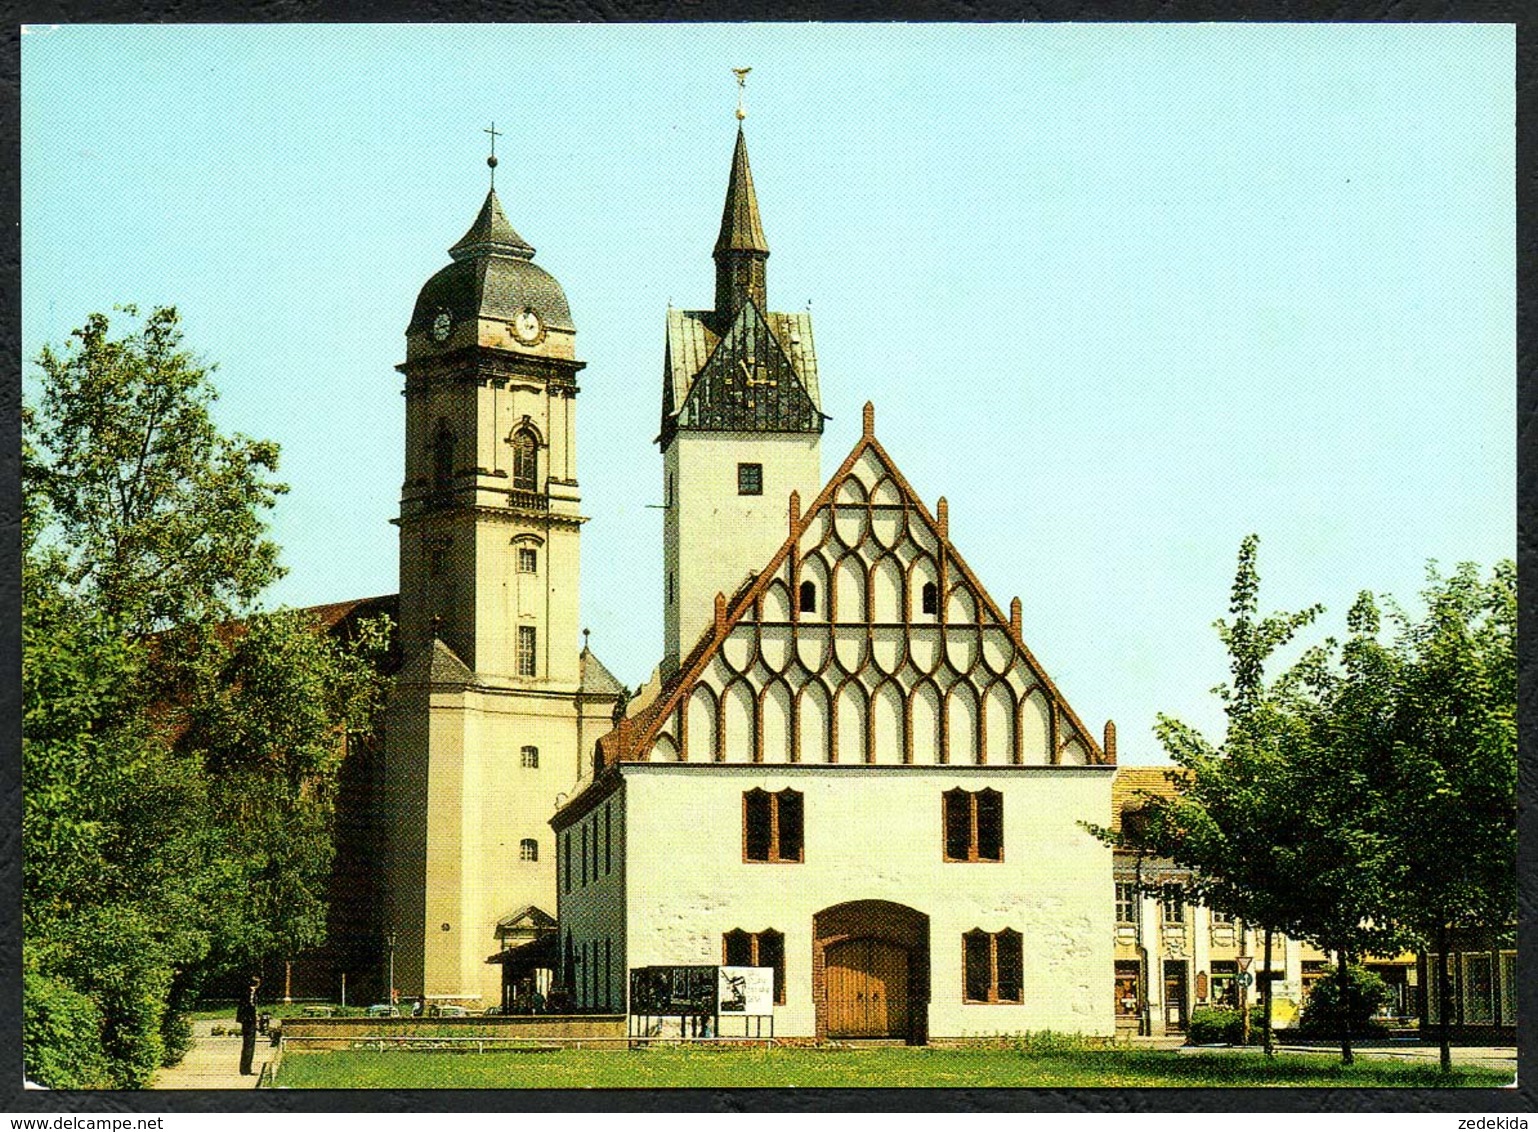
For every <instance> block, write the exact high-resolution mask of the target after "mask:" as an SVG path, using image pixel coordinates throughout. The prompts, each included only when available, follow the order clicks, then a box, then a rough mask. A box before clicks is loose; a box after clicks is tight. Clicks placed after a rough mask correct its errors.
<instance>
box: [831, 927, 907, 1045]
mask: <svg viewBox="0 0 1538 1132" xmlns="http://www.w3.org/2000/svg"><path fill="white" fill-rule="evenodd" d="M812 993H813V996H814V998H815V1000H816V1003H817V1037H818V1038H819V1039H820V1040H826V1039H829V1038H834V1039H838V1038H901V1039H903V1040H904V1041H908V1042H913V1043H922V1042H923V1041H924V1040H925V1038H926V1036H927V1032H928V1014H929V917H928V916H926V915H924V914H923V913H922V912H918V911H915V910H914V909H912V908H909V907H906V906H905V905H902V904H894V903H892V902H891V901H888V900H854V901H850V902H849V903H847V904H835V905H833V906H832V907H830V908H824V909H823V910H822V911H821V912H818V913H817V914H816V915H815V916H814V917H813V918H812Z"/></svg>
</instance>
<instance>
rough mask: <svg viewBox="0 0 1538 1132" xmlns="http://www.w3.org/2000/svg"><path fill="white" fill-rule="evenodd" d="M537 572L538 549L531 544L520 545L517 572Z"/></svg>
mask: <svg viewBox="0 0 1538 1132" xmlns="http://www.w3.org/2000/svg"><path fill="white" fill-rule="evenodd" d="M538 572H539V551H537V550H535V549H534V548H533V547H532V546H520V547H519V548H518V573H520V574H537V573H538Z"/></svg>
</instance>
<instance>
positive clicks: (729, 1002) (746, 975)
mask: <svg viewBox="0 0 1538 1132" xmlns="http://www.w3.org/2000/svg"><path fill="white" fill-rule="evenodd" d="M718 996H719V997H718V1005H717V1010H718V1012H719V1013H721V1014H744V1015H754V1014H773V1013H774V968H773V967H722V968H721V978H720V983H719V990H718Z"/></svg>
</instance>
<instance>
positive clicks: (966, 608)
mask: <svg viewBox="0 0 1538 1132" xmlns="http://www.w3.org/2000/svg"><path fill="white" fill-rule="evenodd" d="M867 413H868V415H867V428H866V435H865V436H864V437H863V438H862V440H861V441H860V443H859V444H858V445H857V446H856V448H855V450H854V452H853V453H851V455H850V457H849V459H848V460H846V461H845V463H844V466H843V467H842V468H841V469H840V470H839V472H838V473H837V474H835V476H834V477H833V479H832V480H831V481H830V482H829V484H828V485H827V487H826V488H824V490H823V492H822V494H821V495H820V496H819V498H818V500H817V501H816V502H815V503H814V504H813V506H812V507H811V508H810V509H809V511H808V512H807V514H806V515H805V516H804V517H802V516H799V515H797V514H796V513H795V505H794V502H793V504H792V518H791V530H790V532H789V538H788V539H787V542H786V543H785V545H784V547H783V548H782V549H781V551H780V553H779V554H778V555H777V556H776V557H775V559H774V560H773V561H772V562H771V563H770V564H769V567H768V569H767V570H766V572H765V573H764V574H763V575H761V576H760V577H759V578H758V579H757V580H756V582H755V583H754V584H753V585H751V586H750V587H748V588H747V589H746V590H744V591H743V592H742V593H740V594H739V595H738V596H737V598H736V599H735V601H734V602H733V604H732V607H731V609H729V610H728V609H726V608H725V607H724V606H720V605H718V613H717V624H716V627H715V629H714V630H713V634H712V636H710V637H708V638H707V640H705V641H702V642H701V645H700V646H699V647H697V648H696V650H695V652H694V654H693V655H692V656H691V657H690V658H689V660H687V661H686V662H685V664H684V665H683V666H682V669H681V671H680V675H679V679H678V680H677V682H676V683H675V684H674V686H673V687H672V689H671V690H670V692H666V693H664V696H663V698H662V699H661V700H659V701H658V704H657V709H658V710H657V711H656V712H655V713H654V714H653V715H652V716H651V718H650V720H649V721H648V723H647V724H646V725H645V726H642V727H641V728H640V729H639V734H637V735H636V736H635V737H634V739H635V742H634V743H633V745H629V750H628V751H627V752H626V754H625V757H630V758H651V759H654V760H670V759H684V760H686V761H690V762H711V761H720V762H735V763H750V762H767V763H784V762H799V763H878V764H928V765H941V764H959V765H991V766H1002V765H1015V766H1019V765H1038V766H1040V765H1085V764H1089V763H1097V762H1113V761H1114V748H1113V751H1112V752H1111V753H1110V754H1109V755H1108V754H1107V753H1106V752H1104V751H1102V749H1101V748H1100V746H1099V745H1098V744H1097V743H1096V742H1095V741H1094V739H1093V738H1091V737H1090V736H1089V735H1088V733H1087V732H1086V731H1085V729H1084V728H1083V726H1082V725H1081V724H1080V722H1079V720H1078V718H1077V716H1075V715H1074V713H1073V712H1072V710H1071V709H1070V708H1068V706H1067V705H1066V704H1065V703H1064V702H1063V700H1062V697H1061V696H1060V694H1059V693H1058V692H1057V690H1056V688H1055V687H1054V686H1053V684H1052V682H1051V681H1050V680H1049V679H1048V678H1047V676H1046V675H1045V673H1043V672H1042V671H1041V669H1040V667H1039V666H1038V665H1037V663H1036V661H1035V659H1034V658H1033V657H1032V656H1031V654H1030V652H1029V650H1027V649H1026V647H1025V645H1024V643H1023V642H1022V641H1021V639H1020V625H1019V605H1018V602H1016V603H1015V604H1014V605H1013V606H1012V608H1011V614H1010V616H1009V618H1007V619H1006V618H1005V617H1004V616H1003V615H1002V614H1001V612H1000V611H999V609H998V607H997V606H996V605H995V603H994V602H993V601H992V599H991V598H990V597H989V596H988V595H987V593H986V592H985V591H984V590H983V589H982V586H981V585H980V583H979V582H978V581H977V579H976V578H975V577H974V575H973V574H972V572H971V570H970V569H969V568H968V567H967V566H966V564H965V563H964V562H963V561H962V560H961V558H960V556H959V555H958V554H957V553H956V551H955V549H954V547H952V546H951V544H950V541H949V537H948V532H947V525H948V518H947V514H946V505H945V501H944V500H943V499H942V500H941V501H940V506H939V510H938V513H937V514H936V515H931V514H930V512H929V511H928V509H927V508H925V507H924V505H923V503H922V502H921V501H920V500H919V499H918V498H917V497H916V496H915V495H914V493H913V492H912V490H911V489H910V488H909V487H908V485H907V483H906V482H905V481H904V480H903V478H902V476H901V473H899V472H898V471H897V470H896V469H895V467H894V466H893V465H892V464H891V462H890V460H889V459H888V458H887V456H886V453H885V452H884V451H883V450H882V448H881V446H880V445H879V443H877V442H876V440H875V437H874V435H872V431H871V428H870V418H869V410H868V407H867ZM808 587H810V589H808ZM926 591H927V595H928V600H927V601H926ZM638 722H639V721H638Z"/></svg>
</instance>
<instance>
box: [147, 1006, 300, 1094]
mask: <svg viewBox="0 0 1538 1132" xmlns="http://www.w3.org/2000/svg"><path fill="white" fill-rule="evenodd" d="M231 1013H232V1014H233V1011H232V1012H231ZM215 1026H223V1027H224V1028H225V1029H234V1028H235V1020H234V1018H233V1017H232V1018H230V1019H228V1020H220V1021H197V1022H194V1023H193V1024H192V1048H191V1049H189V1050H188V1051H187V1056H186V1057H184V1058H182V1060H181V1064H179V1065H173V1066H171V1068H169V1069H162V1070H161V1071H160V1072H159V1073H157V1074H155V1080H154V1082H153V1083H152V1084H151V1085H150V1088H152V1089H254V1088H256V1082H257V1080H258V1078H259V1076H260V1074H261V1071H262V1066H263V1065H264V1064H266V1062H267V1061H268V1059H269V1058H271V1057H272V1055H273V1054H274V1053H276V1052H277V1050H276V1049H274V1048H273V1046H272V1045H271V1043H270V1042H269V1041H268V1039H267V1037H266V1035H263V1034H258V1035H257V1037H256V1057H254V1058H253V1059H252V1061H251V1070H252V1072H251V1076H249V1077H242V1076H241V1075H240V1032H239V1031H238V1030H237V1031H236V1032H235V1033H234V1034H221V1035H220V1036H219V1037H215V1036H214V1035H213V1028H214V1027H215Z"/></svg>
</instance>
